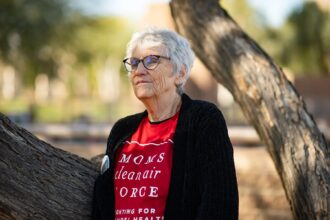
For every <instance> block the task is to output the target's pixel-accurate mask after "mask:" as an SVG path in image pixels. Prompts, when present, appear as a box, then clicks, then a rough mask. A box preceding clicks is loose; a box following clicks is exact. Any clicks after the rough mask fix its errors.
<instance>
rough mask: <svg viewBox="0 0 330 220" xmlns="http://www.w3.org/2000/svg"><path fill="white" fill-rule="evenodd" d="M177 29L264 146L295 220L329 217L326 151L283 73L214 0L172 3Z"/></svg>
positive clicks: (329, 175) (329, 177)
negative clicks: (229, 95)
mask: <svg viewBox="0 0 330 220" xmlns="http://www.w3.org/2000/svg"><path fill="white" fill-rule="evenodd" d="M170 6H171V12H172V16H173V18H174V20H175V25H176V28H177V30H178V31H179V32H180V33H181V34H182V35H184V36H186V37H187V38H188V39H190V41H191V44H192V47H193V50H194V51H195V53H196V54H197V56H198V57H199V58H200V59H201V61H202V62H203V63H204V65H205V66H206V67H207V68H208V69H209V70H210V72H211V73H212V74H213V76H214V77H215V79H216V80H217V81H218V82H221V83H222V84H223V85H224V86H225V87H226V88H227V89H228V90H229V91H230V92H231V93H232V94H233V96H234V98H235V101H236V102H237V103H238V104H239V105H240V106H241V108H242V110H243V112H244V114H245V116H246V118H247V119H248V120H249V121H250V123H251V124H252V125H253V126H254V127H255V129H256V131H257V132H258V134H259V136H260V138H261V139H262V140H263V141H264V143H265V144H266V146H267V148H268V151H269V153H270V155H271V157H272V159H273V161H274V163H275V167H276V169H277V171H278V173H279V175H280V178H281V180H282V184H283V187H284V189H285V192H286V195H287V199H288V201H289V203H290V205H291V209H292V214H293V217H294V218H295V219H330V209H329V208H330V168H329V165H330V152H329V147H328V146H327V144H326V141H325V138H324V136H323V135H322V133H321V132H320V130H319V129H318V127H317V125H316V123H315V122H314V120H313V118H312V116H311V115H310V114H309V113H308V112H307V110H306V107H305V104H304V101H303V100H302V98H301V96H300V95H299V94H298V93H297V91H296V90H295V88H294V87H293V85H292V84H291V83H290V82H289V81H288V80H287V78H286V77H285V75H284V74H283V71H282V69H281V68H280V67H278V66H277V65H276V64H275V63H274V62H273V61H272V59H271V58H270V57H269V56H268V55H267V54H266V53H265V52H264V51H263V50H262V49H261V48H260V46H259V45H258V44H257V43H256V42H254V41H253V40H252V39H251V38H250V37H249V36H248V35H247V34H245V33H244V32H243V31H242V29H241V28H240V27H239V26H238V25H237V24H236V23H235V22H234V21H233V20H232V19H231V18H230V16H229V15H228V13H227V12H226V11H225V10H224V9H223V8H221V7H220V5H219V1H217V0H204V1H196V0H173V1H172V2H171V3H170Z"/></svg>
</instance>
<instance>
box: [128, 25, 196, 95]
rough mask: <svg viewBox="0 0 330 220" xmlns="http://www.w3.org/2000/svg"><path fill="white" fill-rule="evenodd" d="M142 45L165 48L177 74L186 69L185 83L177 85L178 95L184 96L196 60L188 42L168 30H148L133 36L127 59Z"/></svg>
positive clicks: (129, 44)
mask: <svg viewBox="0 0 330 220" xmlns="http://www.w3.org/2000/svg"><path fill="white" fill-rule="evenodd" d="M142 43H148V44H150V46H158V45H162V46H164V47H165V49H166V53H167V56H169V57H170V58H171V62H172V64H173V66H174V73H175V74H177V73H178V72H179V71H180V70H181V68H182V67H184V68H185V70H186V77H185V79H184V82H183V83H182V84H180V85H177V89H178V93H179V94H182V93H183V86H184V84H185V83H186V81H187V79H188V78H189V75H190V72H191V68H192V66H193V62H194V59H195V55H194V52H193V51H192V49H191V47H190V44H189V42H188V40H187V39H186V38H184V37H182V36H181V35H179V34H178V33H176V32H174V31H171V30H168V29H161V28H154V27H153V28H147V29H145V30H143V31H141V32H136V33H134V34H133V36H132V38H131V40H130V41H129V42H128V44H127V50H126V57H131V56H132V53H133V51H134V49H135V48H136V47H137V46H138V45H140V44H142Z"/></svg>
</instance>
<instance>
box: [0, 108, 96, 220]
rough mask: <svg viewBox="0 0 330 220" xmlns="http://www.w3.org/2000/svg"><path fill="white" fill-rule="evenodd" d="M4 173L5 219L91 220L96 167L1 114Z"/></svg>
mask: <svg viewBox="0 0 330 220" xmlns="http://www.w3.org/2000/svg"><path fill="white" fill-rule="evenodd" d="M0 170H1V174H0V175H1V176H0V219H4V220H6V219H89V216H90V214H91V200H92V193H93V192H92V191H93V185H94V180H95V178H96V176H97V175H98V171H97V168H96V165H95V164H93V163H92V162H90V161H88V160H86V159H83V158H80V157H78V156H76V155H73V154H70V153H68V152H65V151H63V150H60V149H56V148H54V147H52V146H51V145H49V144H47V143H45V142H43V141H41V140H39V139H38V138H36V137H35V136H33V135H32V134H31V133H29V132H28V131H26V130H25V129H23V128H20V127H18V126H16V125H15V124H14V123H13V122H11V121H10V120H9V119H8V118H7V117H6V116H4V115H3V114H1V113H0Z"/></svg>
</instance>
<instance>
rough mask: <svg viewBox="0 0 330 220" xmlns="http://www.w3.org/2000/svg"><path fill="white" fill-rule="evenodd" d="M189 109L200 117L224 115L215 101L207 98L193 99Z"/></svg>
mask: <svg viewBox="0 0 330 220" xmlns="http://www.w3.org/2000/svg"><path fill="white" fill-rule="evenodd" d="M189 108H190V109H189V111H190V112H191V113H192V114H194V116H195V117H199V118H213V117H214V116H216V115H217V116H220V117H223V116H222V112H221V110H220V109H219V108H218V106H216V105H215V104H214V103H211V102H208V101H205V100H191V104H190V107H189Z"/></svg>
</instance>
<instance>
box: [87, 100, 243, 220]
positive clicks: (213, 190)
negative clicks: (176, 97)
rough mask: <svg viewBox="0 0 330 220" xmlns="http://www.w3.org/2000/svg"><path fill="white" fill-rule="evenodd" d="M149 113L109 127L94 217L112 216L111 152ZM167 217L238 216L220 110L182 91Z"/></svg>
mask: <svg viewBox="0 0 330 220" xmlns="http://www.w3.org/2000/svg"><path fill="white" fill-rule="evenodd" d="M146 115H147V112H146V111H144V112H142V113H139V114H135V115H131V116H128V117H125V118H123V119H120V120H119V121H118V122H117V123H116V124H115V125H114V126H113V128H112V130H111V132H110V135H109V138H108V143H107V151H106V154H108V155H109V157H110V169H108V170H107V171H106V172H105V173H104V174H103V175H100V176H99V177H98V178H97V180H96V182H95V186H94V198H93V211H92V219H94V220H96V219H114V187H113V172H114V169H113V168H114V166H113V164H114V155H115V150H116V149H117V148H118V147H121V145H122V143H123V142H124V140H126V139H127V138H128V137H129V136H131V135H132V134H133V133H134V131H135V130H136V129H137V127H138V126H139V123H140V121H141V120H142V118H143V117H144V116H146ZM172 163H173V164H172V173H171V180H170V188H169V193H168V197H167V201H166V206H165V214H164V218H165V220H176V219H178V220H179V219H180V220H182V219H199V220H207V219H238V189H237V181H236V173H235V166H234V160H233V148H232V145H231V142H230V140H229V137H228V131H227V126H226V123H225V120H224V118H223V116H222V114H221V112H220V111H219V110H218V108H217V107H216V106H215V105H213V104H211V103H208V102H205V101H197V100H191V99H190V98H189V97H188V96H187V95H185V94H183V95H182V106H181V109H180V113H179V119H178V124H177V127H176V131H175V134H174V147H173V162H172Z"/></svg>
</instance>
